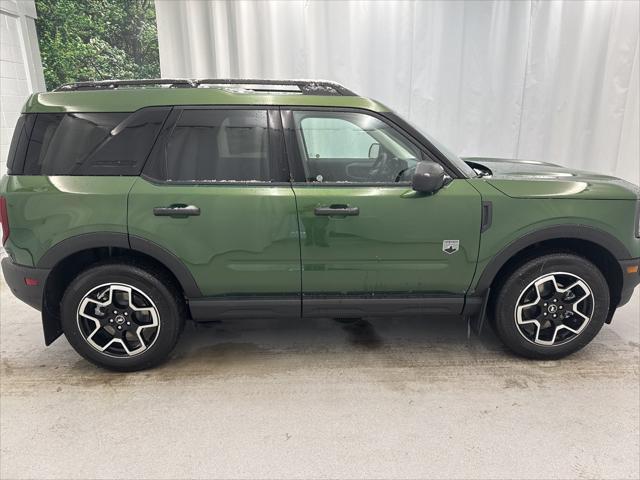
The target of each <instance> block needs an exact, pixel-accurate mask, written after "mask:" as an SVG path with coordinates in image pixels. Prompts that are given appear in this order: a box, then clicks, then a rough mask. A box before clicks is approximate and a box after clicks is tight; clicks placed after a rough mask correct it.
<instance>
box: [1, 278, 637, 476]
mask: <svg viewBox="0 0 640 480" xmlns="http://www.w3.org/2000/svg"><path fill="white" fill-rule="evenodd" d="M1 289H2V292H1V305H0V313H1V317H2V321H1V324H0V349H1V370H0V376H1V378H0V388H1V397H0V421H1V425H0V427H1V432H0V433H1V435H0V451H1V457H0V477H1V478H3V479H4V478H6V479H9V478H116V477H121V478H142V477H146V478H338V477H341V478H364V477H368V478H616V479H618V478H636V479H637V478H638V477H639V476H640V466H639V463H640V459H639V457H640V445H639V439H640V434H639V422H640V418H639V413H640V412H639V411H640V391H639V382H638V376H639V361H640V356H639V343H640V329H639V316H640V315H639V298H638V294H637V293H636V296H635V297H634V299H633V301H632V303H631V304H630V305H628V306H627V307H625V308H624V309H622V310H621V311H619V312H618V314H617V315H616V317H615V318H614V322H613V325H612V326H608V327H605V328H604V330H603V331H602V332H601V333H600V335H599V336H598V337H597V338H596V340H595V341H594V342H593V343H592V344H591V345H590V346H589V347H587V348H586V349H585V350H583V351H582V352H580V353H578V354H576V355H574V356H573V357H571V358H569V359H566V360H562V361H554V362H535V361H526V360H521V359H518V358H515V357H513V356H512V355H510V354H508V353H506V352H505V351H504V349H503V348H502V346H501V345H500V344H499V343H498V342H497V340H496V339H495V337H494V336H493V334H492V333H491V332H490V331H486V332H485V333H484V334H483V336H482V337H481V338H477V337H471V339H469V340H468V339H467V335H466V333H467V332H466V326H465V324H464V323H463V322H462V321H461V320H456V319H431V320H429V321H425V320H418V319H414V320H400V319H380V320H375V321H372V322H361V323H357V324H351V325H343V324H340V323H337V322H335V321H332V320H323V321H306V320H305V321H301V320H297V321H286V322H285V321H262V322H258V321H239V322H235V323H218V324H213V325H210V326H207V327H202V326H201V327H198V328H195V327H188V328H187V329H186V331H185V334H184V336H183V337H182V339H181V341H180V343H179V346H178V349H177V351H176V352H175V353H174V355H173V358H172V359H171V361H169V362H168V363H167V364H166V365H164V366H162V367H160V368H158V369H156V370H153V371H148V372H142V373H134V374H117V373H109V372H106V371H103V370H100V369H98V368H96V367H94V366H92V365H90V364H89V363H87V362H85V361H84V360H82V359H81V358H80V357H79V356H77V355H76V354H75V352H74V351H73V350H72V349H71V347H70V346H69V344H68V343H67V341H66V340H65V339H64V338H61V339H59V340H58V341H57V342H56V343H55V344H54V345H52V346H51V347H49V348H45V347H44V345H43V341H42V333H41V327H40V317H39V314H38V313H37V312H36V311H35V310H32V309H30V308H29V307H27V306H25V305H23V304H22V303H20V302H19V301H17V300H16V299H15V298H13V297H12V296H11V295H10V294H9V292H8V289H7V287H6V285H4V284H2V285H1Z"/></svg>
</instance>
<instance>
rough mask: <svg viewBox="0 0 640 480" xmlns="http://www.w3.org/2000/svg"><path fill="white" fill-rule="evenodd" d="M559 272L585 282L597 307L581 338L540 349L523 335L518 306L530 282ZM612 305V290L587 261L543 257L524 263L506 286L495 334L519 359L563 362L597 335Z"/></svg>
mask: <svg viewBox="0 0 640 480" xmlns="http://www.w3.org/2000/svg"><path fill="white" fill-rule="evenodd" d="M556 272H566V273H571V274H574V275H577V276H578V277H580V278H582V279H583V280H584V281H585V282H586V283H587V285H588V286H589V288H590V289H591V292H592V294H593V297H594V302H595V306H594V310H593V314H592V316H591V320H590V321H589V323H588V324H587V326H586V327H585V329H584V330H583V331H582V332H580V334H579V335H577V336H576V337H574V338H573V339H571V340H570V341H568V342H566V343H563V344H561V345H552V346H545V345H538V344H535V343H533V342H531V341H529V340H527V339H526V338H525V337H524V336H523V335H522V334H521V333H520V331H519V329H518V327H517V324H516V319H515V309H516V303H517V302H518V299H519V298H520V295H521V294H522V292H523V291H524V290H525V288H527V287H528V286H530V285H531V282H533V281H534V280H536V279H537V278H539V277H541V276H543V275H546V274H551V273H556ZM609 302H610V298H609V287H608V285H607V282H606V280H605V278H604V276H603V275H602V273H601V272H600V270H599V269H598V268H597V267H596V266H595V265H593V264H592V263H591V262H589V261H588V260H587V259H585V258H582V257H579V256H577V255H572V254H563V253H558V254H549V255H544V256H542V257H539V258H536V259H533V260H530V261H528V262H526V263H524V264H523V265H522V266H520V267H519V268H517V269H516V270H515V271H513V273H512V274H511V275H510V276H509V277H508V279H507V280H506V282H505V283H504V285H503V287H502V289H501V290H500V293H499V295H498V298H497V302H496V306H495V314H496V315H495V317H496V318H495V327H496V332H497V334H498V336H499V337H500V339H501V340H502V341H503V342H504V343H505V344H506V345H507V347H509V348H510V349H511V350H513V351H514V352H516V353H518V354H520V355H523V356H526V357H531V358H539V359H556V358H561V357H564V356H566V355H569V354H571V353H574V352H576V351H578V350H580V349H581V348H583V347H584V346H585V345H587V344H588V343H589V342H590V341H591V340H592V339H593V338H594V337H595V336H596V335H597V334H598V332H599V331H600V329H601V328H602V326H603V325H604V322H605V320H606V318H607V315H608V313H609Z"/></svg>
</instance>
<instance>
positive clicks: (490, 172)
mask: <svg viewBox="0 0 640 480" xmlns="http://www.w3.org/2000/svg"><path fill="white" fill-rule="evenodd" d="M463 160H464V161H465V162H466V163H467V164H468V165H469V166H470V167H471V168H473V169H474V170H476V172H478V173H479V174H480V175H482V176H483V178H484V179H485V180H486V181H487V182H488V183H490V184H491V185H492V186H494V187H495V188H497V189H498V190H500V191H501V192H502V193H504V194H505V195H508V196H510V197H514V198H538V197H553V198H593V199H603V200H637V199H638V198H640V188H638V186H636V185H634V184H633V183H630V182H627V181H625V180H622V179H620V178H616V177H611V176H608V175H600V174H598V173H593V172H587V171H584V170H572V169H569V168H565V167H562V166H560V165H556V164H553V163H546V162H537V161H531V160H507V159H500V158H479V157H470V158H464V159H463Z"/></svg>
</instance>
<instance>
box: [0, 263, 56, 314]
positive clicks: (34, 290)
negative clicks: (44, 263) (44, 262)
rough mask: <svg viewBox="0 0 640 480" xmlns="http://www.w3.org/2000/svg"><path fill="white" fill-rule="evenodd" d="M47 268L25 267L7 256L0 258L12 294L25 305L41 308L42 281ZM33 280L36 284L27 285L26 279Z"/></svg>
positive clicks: (47, 270) (46, 274)
mask: <svg viewBox="0 0 640 480" xmlns="http://www.w3.org/2000/svg"><path fill="white" fill-rule="evenodd" d="M49 272H50V270H49V269H43V268H33V267H25V266H24V265H18V264H17V263H13V262H12V261H11V259H10V258H9V257H5V258H3V259H2V273H3V274H4V279H5V280H6V281H7V285H9V288H10V289H11V291H12V292H13V294H14V295H15V296H16V297H18V298H19V299H20V300H22V301H23V302H24V303H26V304H27V305H29V306H31V307H33V308H35V309H36V310H42V295H43V292H44V282H45V281H46V279H47V276H48V275H49ZM27 278H28V279H30V280H33V282H32V283H37V285H35V284H34V285H27V282H26V279H27Z"/></svg>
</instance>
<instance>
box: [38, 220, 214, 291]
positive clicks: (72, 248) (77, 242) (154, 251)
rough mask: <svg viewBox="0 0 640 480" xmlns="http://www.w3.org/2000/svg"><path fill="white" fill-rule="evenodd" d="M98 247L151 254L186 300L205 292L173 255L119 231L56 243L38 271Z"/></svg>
mask: <svg viewBox="0 0 640 480" xmlns="http://www.w3.org/2000/svg"><path fill="white" fill-rule="evenodd" d="M99 247H116V248H122V249H126V250H134V251H137V252H140V253H143V254H145V255H148V256H150V257H152V258H154V259H155V260H157V261H158V262H160V263H161V264H162V265H164V266H165V267H166V268H168V269H169V270H170V271H171V273H173V275H174V276H175V277H176V278H177V279H178V282H180V285H181V287H182V289H183V290H184V293H185V295H186V296H187V297H201V296H202V293H201V292H200V288H198V285H197V284H196V281H195V279H194V278H193V275H191V272H190V271H189V269H188V268H187V267H186V265H185V264H184V263H183V262H182V260H180V259H179V258H178V257H176V256H175V255H174V254H173V253H171V252H169V251H168V250H167V249H165V248H163V247H161V246H160V245H158V244H156V243H154V242H151V241H150V240H146V239H144V238H140V237H136V236H135V235H127V234H126V233H119V232H96V233H86V234H82V235H76V236H75V237H70V238H67V239H65V240H62V241H61V242H58V243H56V244H55V245H54V246H53V247H51V248H50V249H49V250H47V252H46V253H45V254H44V255H43V256H42V257H41V258H40V260H38V264H37V265H36V267H37V268H41V269H52V268H53V267H55V266H56V265H57V264H58V263H59V262H60V261H61V260H64V259H65V258H66V257H68V256H69V255H72V254H74V253H77V252H81V251H82V250H89V249H91V248H99Z"/></svg>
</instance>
